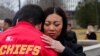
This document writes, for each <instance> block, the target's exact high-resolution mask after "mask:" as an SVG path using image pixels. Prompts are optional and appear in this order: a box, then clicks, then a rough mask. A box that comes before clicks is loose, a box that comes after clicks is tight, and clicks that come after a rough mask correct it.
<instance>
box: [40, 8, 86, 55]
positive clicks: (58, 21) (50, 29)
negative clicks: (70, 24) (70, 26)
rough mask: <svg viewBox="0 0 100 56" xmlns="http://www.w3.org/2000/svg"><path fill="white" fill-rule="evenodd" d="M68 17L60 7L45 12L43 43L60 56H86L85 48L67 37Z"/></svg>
mask: <svg viewBox="0 0 100 56" xmlns="http://www.w3.org/2000/svg"><path fill="white" fill-rule="evenodd" d="M66 29H67V17H66V15H65V13H64V11H63V10H62V9H61V8H59V7H50V8H48V9H47V10H45V11H44V19H43V22H42V29H41V31H42V32H44V34H45V35H44V36H42V37H41V38H42V39H43V40H42V41H43V42H45V43H47V44H49V45H48V46H45V47H46V48H52V49H53V50H55V51H56V52H58V54H59V56H85V54H84V53H83V47H82V46H80V45H77V43H74V41H75V40H73V39H72V38H69V37H67V33H66Z"/></svg>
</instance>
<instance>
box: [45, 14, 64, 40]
mask: <svg viewBox="0 0 100 56" xmlns="http://www.w3.org/2000/svg"><path fill="white" fill-rule="evenodd" d="M62 27H63V22H62V17H61V16H59V15H57V14H55V13H53V14H50V15H48V16H47V18H46V20H45V23H44V34H46V35H48V36H50V37H52V38H53V39H56V38H57V37H58V36H59V35H60V33H61V31H62Z"/></svg>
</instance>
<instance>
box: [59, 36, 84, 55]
mask: <svg viewBox="0 0 100 56" xmlns="http://www.w3.org/2000/svg"><path fill="white" fill-rule="evenodd" d="M60 41H61V43H62V44H63V45H64V46H65V50H64V51H63V52H62V53H60V54H59V56H86V55H85V53H84V52H83V47H82V46H80V45H78V44H77V43H75V42H74V41H75V40H74V39H72V40H68V41H67V40H65V39H64V38H62V39H60Z"/></svg>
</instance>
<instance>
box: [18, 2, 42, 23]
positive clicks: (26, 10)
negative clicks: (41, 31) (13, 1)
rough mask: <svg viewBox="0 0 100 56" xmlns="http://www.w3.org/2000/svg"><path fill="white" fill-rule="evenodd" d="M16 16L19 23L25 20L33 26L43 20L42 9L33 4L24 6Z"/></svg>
mask: <svg viewBox="0 0 100 56" xmlns="http://www.w3.org/2000/svg"><path fill="white" fill-rule="evenodd" d="M18 14H19V15H18V17H17V18H18V19H19V21H22V20H25V21H28V22H30V23H32V24H34V25H36V24H39V23H41V20H42V18H43V10H42V8H41V7H40V6H38V5H33V4H29V5H25V6H24V7H22V8H21V9H20V10H19V13H18Z"/></svg>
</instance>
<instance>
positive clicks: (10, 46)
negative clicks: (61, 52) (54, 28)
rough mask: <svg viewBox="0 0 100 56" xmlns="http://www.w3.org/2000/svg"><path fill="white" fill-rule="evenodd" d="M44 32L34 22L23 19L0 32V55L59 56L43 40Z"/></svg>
mask: <svg viewBox="0 0 100 56" xmlns="http://www.w3.org/2000/svg"><path fill="white" fill-rule="evenodd" d="M42 35H43V34H42V33H41V32H40V31H39V30H37V29H36V28H35V27H34V26H33V25H32V24H30V23H28V22H26V21H21V22H19V23H18V24H17V25H16V26H14V27H11V28H10V29H8V30H6V31H5V32H2V33H0V56H57V53H56V52H55V51H54V50H52V49H47V48H45V47H44V46H45V45H47V44H46V43H44V42H42V41H41V37H40V36H42Z"/></svg>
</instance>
